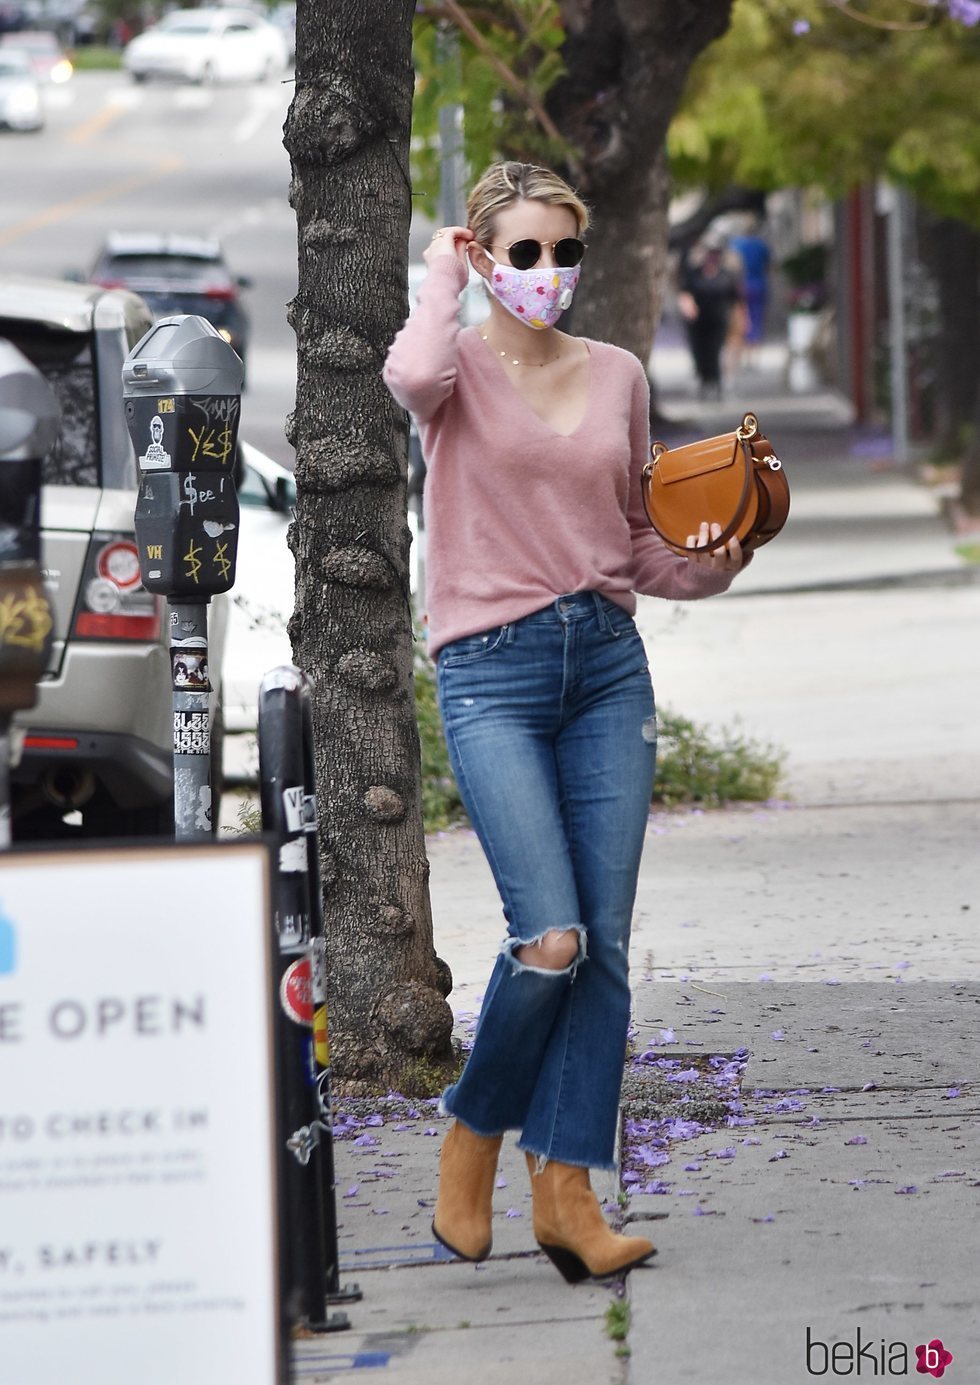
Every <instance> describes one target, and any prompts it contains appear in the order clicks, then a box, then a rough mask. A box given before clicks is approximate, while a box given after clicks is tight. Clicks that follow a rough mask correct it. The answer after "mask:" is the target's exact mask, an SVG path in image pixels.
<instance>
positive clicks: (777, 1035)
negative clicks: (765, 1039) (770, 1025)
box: [769, 1029, 786, 1043]
mask: <svg viewBox="0 0 980 1385" xmlns="http://www.w3.org/2000/svg"><path fill="white" fill-rule="evenodd" d="M769 1037H770V1039H775V1040H776V1042H777V1043H781V1042H782V1040H783V1039H785V1038H786V1035H785V1034H784V1033H783V1031H782V1030H781V1029H774V1030H773V1031H772V1033H771V1034H770V1035H769Z"/></svg>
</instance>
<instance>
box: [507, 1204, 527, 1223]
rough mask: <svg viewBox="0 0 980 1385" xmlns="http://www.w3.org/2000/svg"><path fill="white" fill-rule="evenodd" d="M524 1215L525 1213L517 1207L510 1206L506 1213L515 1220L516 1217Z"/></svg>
mask: <svg viewBox="0 0 980 1385" xmlns="http://www.w3.org/2000/svg"><path fill="white" fill-rule="evenodd" d="M523 1215H524V1213H523V1212H522V1211H521V1210H520V1209H519V1208H517V1207H508V1208H507V1211H506V1212H505V1213H504V1216H505V1217H509V1218H510V1220H511V1221H513V1219H514V1218H515V1217H523Z"/></svg>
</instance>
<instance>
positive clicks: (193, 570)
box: [184, 539, 201, 584]
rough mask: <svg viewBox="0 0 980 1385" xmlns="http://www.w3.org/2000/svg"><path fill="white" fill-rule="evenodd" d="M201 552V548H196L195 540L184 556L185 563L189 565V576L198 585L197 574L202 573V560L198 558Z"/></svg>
mask: <svg viewBox="0 0 980 1385" xmlns="http://www.w3.org/2000/svg"><path fill="white" fill-rule="evenodd" d="M200 551H201V549H200V546H198V547H197V548H195V547H194V540H193V539H191V546H190V548H189V549H188V550H187V552H186V553H185V554H184V562H185V563H186V564H187V576H188V577H190V578H191V579H192V580H193V581H194V583H195V584H196V583H197V574H198V573H199V572H200V571H201V560H200V558H199V557H198V556H197V555H198V554H199V553H200Z"/></svg>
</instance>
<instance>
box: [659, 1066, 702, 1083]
mask: <svg viewBox="0 0 980 1385" xmlns="http://www.w3.org/2000/svg"><path fill="white" fill-rule="evenodd" d="M700 1076H701V1074H700V1073H699V1072H698V1070H697V1068H683V1069H682V1070H681V1071H680V1072H669V1073H668V1074H667V1081H668V1082H696V1081H697V1080H698V1078H699V1077H700Z"/></svg>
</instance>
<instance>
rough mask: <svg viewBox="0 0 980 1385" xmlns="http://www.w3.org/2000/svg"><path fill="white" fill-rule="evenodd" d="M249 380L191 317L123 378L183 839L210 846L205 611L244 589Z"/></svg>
mask: <svg viewBox="0 0 980 1385" xmlns="http://www.w3.org/2000/svg"><path fill="white" fill-rule="evenodd" d="M243 369H244V368H243V366H242V362H241V360H240V359H239V357H238V356H237V355H236V353H235V352H234V351H233V350H232V348H231V347H230V346H229V345H228V343H227V342H226V341H225V339H224V338H223V337H222V336H221V335H220V333H219V332H217V331H216V330H215V328H214V327H212V326H211V324H210V322H208V321H207V320H206V318H203V317H197V316H194V315H193V314H185V315H182V316H179V317H167V318H163V319H162V320H161V321H160V322H157V323H156V324H155V325H154V326H153V327H151V328H150V330H149V331H148V332H147V333H146V334H145V335H144V336H143V337H141V339H140V340H139V341H138V342H137V343H136V345H135V346H134V347H133V349H132V351H130V353H129V355H128V356H127V357H126V361H125V363H124V365H123V370H122V381H123V397H124V400H125V411H126V422H127V424H128V426H129V432H130V436H131V437H132V440H133V446H134V448H135V450H136V458H137V465H138V467H139V493H138V495H137V500H136V512H135V516H134V518H135V528H136V544H137V547H138V549H139V560H140V575H141V577H142V579H143V585H144V587H146V588H147V590H148V591H151V592H157V593H159V594H160V595H161V596H165V597H166V598H167V600H168V603H169V608H170V653H171V671H172V682H173V708H174V822H175V830H176V836H177V838H178V840H184V839H189V838H195V837H204V836H209V835H210V834H211V832H212V831H213V827H214V824H213V815H212V811H211V787H210V778H211V776H210V765H211V738H210V713H209V702H210V693H211V691H212V689H211V682H210V678H209V675H208V641H207V603H208V602H209V601H210V599H211V597H212V596H217V595H218V594H219V593H221V592H226V591H229V590H230V589H231V587H232V586H234V583H235V563H236V560H237V556H238V529H239V511H238V492H237V490H236V488H235V480H234V461H235V450H236V447H237V443H238V423H239V415H240V411H241V392H242V379H243ZM214 816H215V817H216V814H215V815H214Z"/></svg>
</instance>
